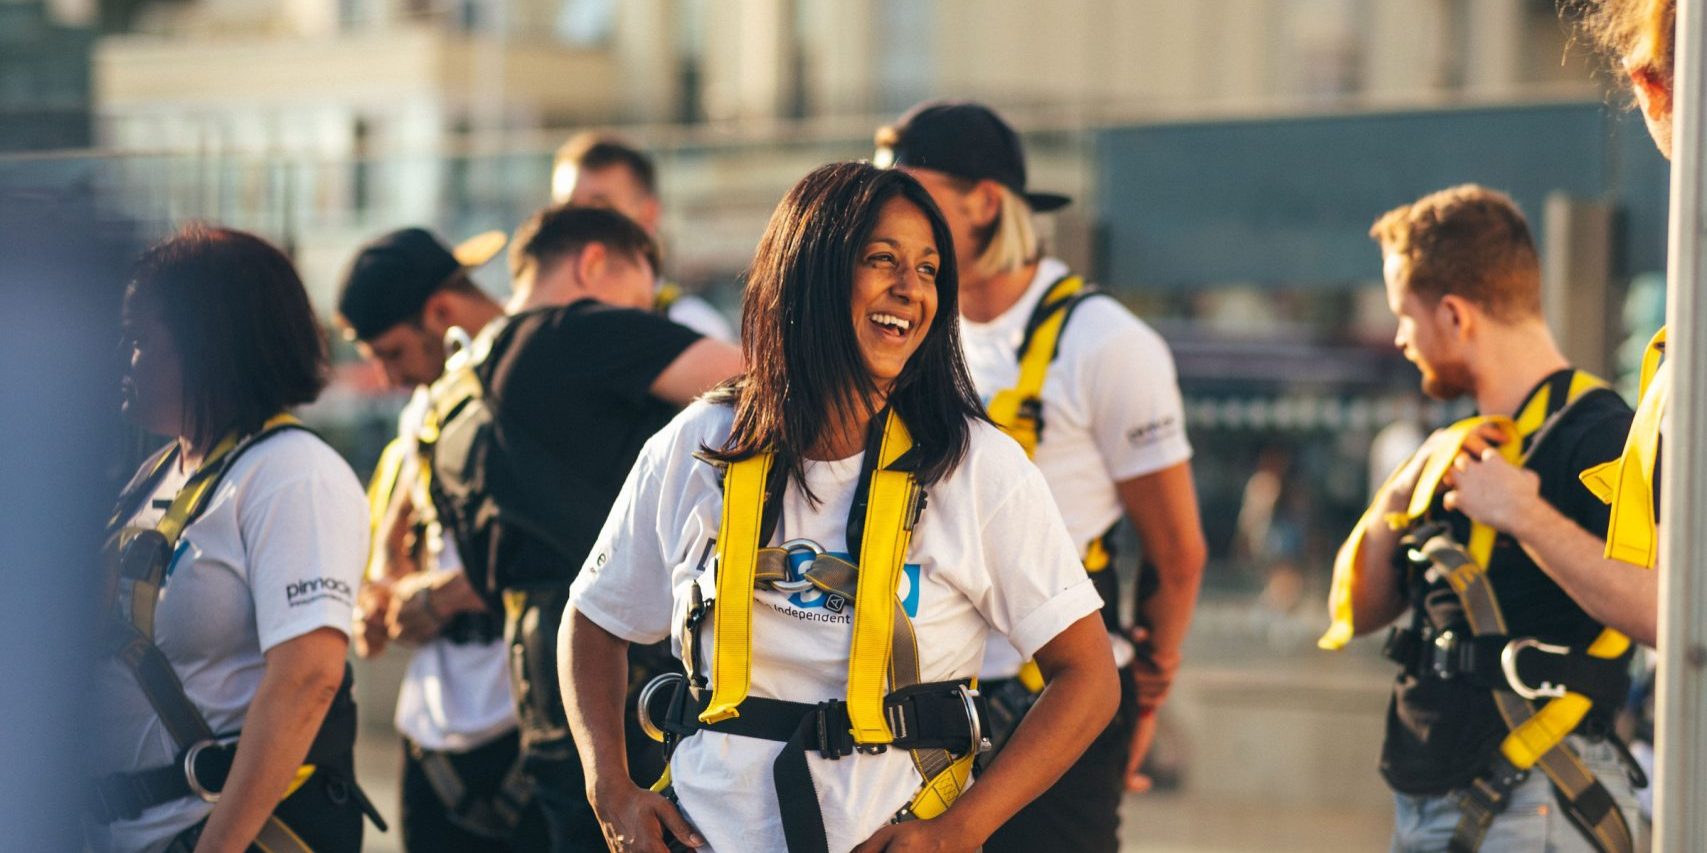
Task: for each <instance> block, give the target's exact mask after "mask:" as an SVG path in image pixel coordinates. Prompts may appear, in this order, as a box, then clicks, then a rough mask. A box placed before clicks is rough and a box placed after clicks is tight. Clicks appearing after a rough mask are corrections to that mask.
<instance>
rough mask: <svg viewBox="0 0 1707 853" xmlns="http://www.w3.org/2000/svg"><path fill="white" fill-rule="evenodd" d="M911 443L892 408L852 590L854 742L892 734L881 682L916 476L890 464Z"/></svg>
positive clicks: (891, 634) (850, 662)
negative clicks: (857, 583)
mask: <svg viewBox="0 0 1707 853" xmlns="http://www.w3.org/2000/svg"><path fill="white" fill-rule="evenodd" d="M912 447H913V437H912V434H910V433H909V432H908V431H907V427H906V425H905V424H903V423H901V419H900V418H899V417H897V416H896V415H895V414H894V413H891V414H890V415H889V419H888V421H887V422H886V423H885V424H884V425H883V441H882V442H881V443H880V444H879V446H878V455H877V464H876V465H875V466H873V469H872V472H871V486H870V489H869V490H868V492H867V497H866V500H867V503H866V511H865V531H864V533H863V535H862V537H861V539H862V541H861V542H860V550H859V586H858V587H857V588H856V589H855V592H854V622H853V646H852V649H851V650H850V651H849V652H848V719H849V721H850V722H851V723H852V724H853V735H854V742H856V743H862V744H864V743H889V742H890V741H892V740H894V739H895V736H894V735H893V734H892V733H891V732H890V731H889V722H888V720H887V719H886V718H885V716H884V713H883V695H884V692H885V691H884V683H885V676H886V675H887V674H888V671H889V659H890V653H891V651H892V649H891V644H892V643H893V641H894V622H895V608H896V607H899V606H900V602H899V601H898V600H897V599H896V595H897V590H898V587H899V585H900V582H901V567H902V565H903V564H904V563H905V562H906V561H907V546H908V545H909V544H910V543H911V542H912V539H913V529H912V518H913V502H914V501H916V500H918V488H917V485H918V481H917V480H916V479H915V478H914V477H913V475H912V474H911V473H909V472H906V471H891V470H888V468H889V466H891V465H893V464H895V461H896V460H898V459H900V458H901V456H902V455H903V454H905V453H906V452H907V451H908V450H911V449H912Z"/></svg>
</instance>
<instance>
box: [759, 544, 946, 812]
mask: <svg viewBox="0 0 1707 853" xmlns="http://www.w3.org/2000/svg"><path fill="white" fill-rule="evenodd" d="M768 552H775V553H776V555H777V556H780V557H781V559H782V560H783V561H785V562H784V565H785V566H786V560H787V557H788V554H787V552H785V551H783V550H782V549H771V548H766V549H762V550H760V551H759V567H760V570H761V571H763V570H764V569H765V567H766V566H767V563H768V562H774V561H775V559H776V558H775V557H770V558H769V560H767V553H768ZM785 576H786V572H785ZM801 577H802V579H804V580H807V581H810V582H811V583H812V586H813V587H815V588H817V589H818V590H819V591H820V592H823V593H825V594H826V595H836V596H841V598H842V599H843V600H845V601H847V602H849V603H852V602H853V600H854V593H855V588H856V587H857V586H858V583H859V567H858V566H856V565H854V564H853V563H850V562H848V561H847V560H844V559H842V558H840V557H837V556H835V555H833V554H819V555H817V556H815V557H814V558H813V559H812V564H811V565H809V566H807V567H806V570H805V571H804V572H802V573H801ZM893 634H894V636H893V640H892V642H891V644H890V665H889V689H890V691H891V692H893V691H896V690H900V689H902V688H904V687H912V686H914V685H916V684H919V683H921V681H922V676H921V674H920V671H919V640H918V635H917V633H916V632H915V631H914V629H913V620H912V619H910V618H908V617H907V612H906V611H905V610H903V609H901V608H900V607H896V608H895V625H894V629H893ZM896 722H897V721H896V720H895V719H891V721H890V727H891V728H892V729H893V728H894V727H895V725H896ZM896 734H897V735H900V734H901V733H900V732H899V731H897V732H896ZM910 753H911V755H912V759H913V766H914V767H915V768H917V769H918V771H919V774H920V775H921V776H922V777H924V778H925V779H932V778H935V777H936V775H937V774H938V773H941V772H943V771H944V770H947V769H948V766H949V765H950V764H953V763H954V756H953V755H951V754H950V753H949V751H948V750H946V749H915V750H910Z"/></svg>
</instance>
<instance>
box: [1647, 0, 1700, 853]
mask: <svg viewBox="0 0 1707 853" xmlns="http://www.w3.org/2000/svg"><path fill="white" fill-rule="evenodd" d="M1677 6H1678V10H1677V11H1678V16H1677V65H1676V74H1675V77H1674V86H1675V90H1674V93H1673V94H1674V97H1673V101H1672V103H1673V104H1674V117H1673V118H1674V123H1675V135H1674V136H1673V137H1672V173H1671V229H1670V234H1669V244H1670V257H1669V262H1668V263H1667V274H1668V281H1667V287H1668V291H1669V292H1668V297H1667V308H1666V320H1667V323H1668V325H1669V327H1670V333H1669V335H1668V344H1667V352H1666V360H1667V362H1668V363H1669V364H1670V367H1669V368H1668V369H1669V370H1671V371H1673V375H1672V395H1671V404H1670V411H1669V414H1668V422H1667V426H1666V436H1667V437H1668V438H1667V440H1666V442H1665V453H1664V459H1663V460H1662V463H1661V464H1662V465H1663V466H1664V467H1663V472H1662V474H1661V483H1662V494H1661V507H1662V509H1661V514H1662V517H1663V518H1664V522H1665V523H1664V525H1663V526H1662V536H1663V539H1662V541H1661V543H1660V548H1661V551H1660V554H1661V576H1660V618H1659V652H1660V670H1659V696H1658V705H1657V708H1658V710H1657V716H1658V728H1659V734H1658V740H1659V743H1658V744H1657V751H1658V768H1657V770H1658V772H1657V773H1656V774H1655V777H1656V778H1655V789H1654V808H1655V825H1654V841H1655V845H1654V849H1655V850H1657V851H1664V853H1671V851H1677V853H1686V851H1687V853H1694V851H1700V850H1707V808H1702V805H1701V804H1702V799H1701V797H1702V792H1703V791H1704V790H1707V564H1704V563H1703V560H1704V559H1707V446H1703V443H1702V441H1701V436H1702V435H1703V431H1704V430H1707V338H1704V337H1703V336H1702V334H1701V333H1702V331H1703V330H1707V292H1704V288H1707V252H1704V251H1703V250H1704V245H1703V240H1702V237H1703V230H1704V228H1707V217H1704V215H1703V214H1704V213H1707V211H1704V210H1703V204H1704V202H1707V193H1704V192H1703V190H1704V188H1703V186H1702V179H1703V177H1704V176H1707V169H1704V168H1703V167H1704V165H1707V146H1704V145H1703V143H1704V142H1707V139H1704V138H1703V130H1704V129H1707V128H1704V124H1703V122H1704V119H1707V110H1704V109H1703V107H1704V106H1707V100H1704V99H1707V0H1678V4H1677Z"/></svg>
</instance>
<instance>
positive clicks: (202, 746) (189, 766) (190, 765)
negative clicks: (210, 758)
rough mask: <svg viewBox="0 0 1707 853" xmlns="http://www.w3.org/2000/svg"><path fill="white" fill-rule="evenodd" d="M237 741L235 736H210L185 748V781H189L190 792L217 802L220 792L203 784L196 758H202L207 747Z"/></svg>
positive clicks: (205, 800)
mask: <svg viewBox="0 0 1707 853" xmlns="http://www.w3.org/2000/svg"><path fill="white" fill-rule="evenodd" d="M236 742H237V738H236V737H235V736H232V737H210V738H207V739H206V740H200V741H197V742H195V743H193V744H190V748H189V749H186V750H184V762H183V769H184V781H185V782H187V783H189V787H190V793H192V794H195V795H196V798H197V799H199V800H201V801H202V802H204V803H217V802H219V794H220V792H219V791H215V790H212V789H210V788H208V787H207V786H205V785H203V784H202V780H201V778H200V777H198V776H196V759H198V758H200V757H201V754H202V752H203V751H205V750H207V749H212V748H219V747H227V746H230V745H232V744H234V743H236Z"/></svg>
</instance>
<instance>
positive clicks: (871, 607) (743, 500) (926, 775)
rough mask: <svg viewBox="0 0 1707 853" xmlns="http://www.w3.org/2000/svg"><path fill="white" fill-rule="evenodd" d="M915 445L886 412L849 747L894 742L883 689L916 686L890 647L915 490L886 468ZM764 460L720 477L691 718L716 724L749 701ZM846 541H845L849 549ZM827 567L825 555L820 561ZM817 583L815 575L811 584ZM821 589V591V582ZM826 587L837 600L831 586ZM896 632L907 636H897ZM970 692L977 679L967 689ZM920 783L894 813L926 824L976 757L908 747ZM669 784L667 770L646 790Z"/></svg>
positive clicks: (862, 579) (907, 626) (862, 593)
mask: <svg viewBox="0 0 1707 853" xmlns="http://www.w3.org/2000/svg"><path fill="white" fill-rule="evenodd" d="M912 447H913V439H912V435H911V433H909V432H908V431H907V427H906V424H904V423H903V422H902V421H901V418H900V417H899V416H897V415H896V414H894V412H890V413H889V415H888V417H887V419H886V420H885V422H884V428H883V436H882V440H881V441H880V443H879V445H878V448H877V451H876V452H877V458H876V460H875V463H874V464H873V465H872V466H871V467H872V471H871V482H870V484H869V487H868V490H867V492H866V510H865V526H864V530H863V533H862V534H861V539H860V560H859V566H858V569H857V580H856V581H855V586H854V589H853V590H852V600H853V604H854V618H853V642H852V646H851V649H850V651H849V653H848V688H847V705H848V719H849V724H850V729H851V730H852V734H853V737H854V741H855V742H856V743H859V744H887V743H892V742H893V741H894V740H895V735H894V733H893V732H892V731H891V730H890V728H889V721H888V718H887V716H886V715H885V714H884V712H883V700H884V696H885V692H886V691H885V687H886V686H894V687H902V686H909V684H910V683H916V682H917V680H918V672H917V665H918V657H919V656H918V653H917V650H916V648H909V649H905V650H897V649H896V648H895V643H896V642H902V641H908V640H911V641H913V642H916V639H913V638H914V634H913V631H912V624H911V620H910V619H908V618H907V616H906V613H905V612H904V611H902V610H901V609H900V600H899V598H898V595H899V584H900V579H901V568H902V566H903V564H904V563H905V562H906V557H907V549H908V546H909V545H910V544H911V541H912V535H913V521H914V519H915V518H916V517H917V515H918V509H919V506H918V502H919V500H920V499H921V496H922V491H921V490H920V489H919V487H918V480H917V478H916V477H914V476H913V474H912V473H910V472H906V471H895V470H890V467H891V466H892V465H894V464H895V463H896V462H897V461H898V460H900V459H901V457H902V456H904V455H905V454H906V453H907V451H909V450H910V449H912ZM773 464H774V457H773V455H772V454H769V453H764V454H758V455H756V456H754V457H752V458H749V459H745V460H742V461H740V462H734V463H731V464H729V465H728V467H727V468H726V469H725V471H724V475H723V518H722V521H721V523H720V525H719V530H718V541H717V549H718V552H717V578H716V597H715V598H714V599H713V601H714V602H715V607H714V608H713V609H712V619H713V623H712V624H713V630H714V632H715V634H714V636H715V637H716V645H717V647H716V649H715V650H714V651H713V656H712V676H713V678H712V690H711V698H710V700H709V701H708V703H707V705H706V710H705V711H704V712H703V713H701V714H700V716H699V719H700V721H701V722H704V723H717V722H720V721H723V720H727V719H730V718H732V717H738V716H740V704H741V702H742V700H744V699H745V698H746V696H747V691H748V688H749V686H750V676H751V665H752V647H753V646H752V642H753V638H752V606H753V605H752V602H753V593H754V588H755V584H756V581H757V575H758V573H759V562H760V552H761V551H762V550H763V549H762V548H761V545H762V544H763V543H761V542H760V541H759V537H760V535H761V527H762V525H763V516H764V505H765V501H766V498H767V497H768V496H767V495H766V494H765V484H766V483H767V482H768V481H769V479H770V474H771V466H772V465H773ZM850 544H851V543H850ZM820 559H821V560H822V561H823V562H824V563H825V564H834V563H835V561H834V560H833V559H831V558H828V557H824V558H820ZM814 582H815V583H820V584H821V579H814ZM821 588H824V587H823V586H822V585H821ZM829 589H830V591H835V592H836V593H837V594H844V593H845V592H846V591H845V590H843V589H841V588H839V587H833V586H832V587H829ZM897 636H900V637H902V638H905V639H903V640H897V639H896V638H897ZM899 651H905V652H907V655H906V656H905V660H906V661H909V662H910V663H909V664H908V666H907V667H904V668H905V669H907V671H906V672H899V671H898V667H897V663H896V658H897V656H898V654H899ZM974 686H976V683H974ZM911 753H912V757H913V762H914V765H915V767H916V768H917V769H918V771H919V774H920V776H921V778H922V779H923V785H922V786H921V787H920V789H919V791H918V792H917V793H916V794H915V795H914V797H913V799H912V800H911V801H910V802H909V804H908V806H907V808H905V809H903V810H902V812H901V813H902V814H903V815H905V816H907V817H910V818H918V819H922V820H929V819H931V818H934V817H936V816H938V815H940V814H942V813H943V812H944V811H946V810H947V809H948V807H949V806H950V805H952V804H953V803H954V801H955V799H956V798H958V797H959V795H960V792H961V791H962V790H964V789H965V787H966V784H967V782H968V780H969V779H970V778H971V775H972V764H973V760H974V759H975V758H976V757H977V753H976V751H968V752H967V754H965V755H963V756H961V757H959V758H954V757H953V756H951V755H949V754H948V752H947V751H946V750H940V749H918V750H911ZM668 785H669V773H668V771H667V770H666V772H665V775H664V777H662V778H660V779H659V780H658V782H657V783H656V784H655V785H654V786H653V790H662V789H663V788H665V787H668Z"/></svg>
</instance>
